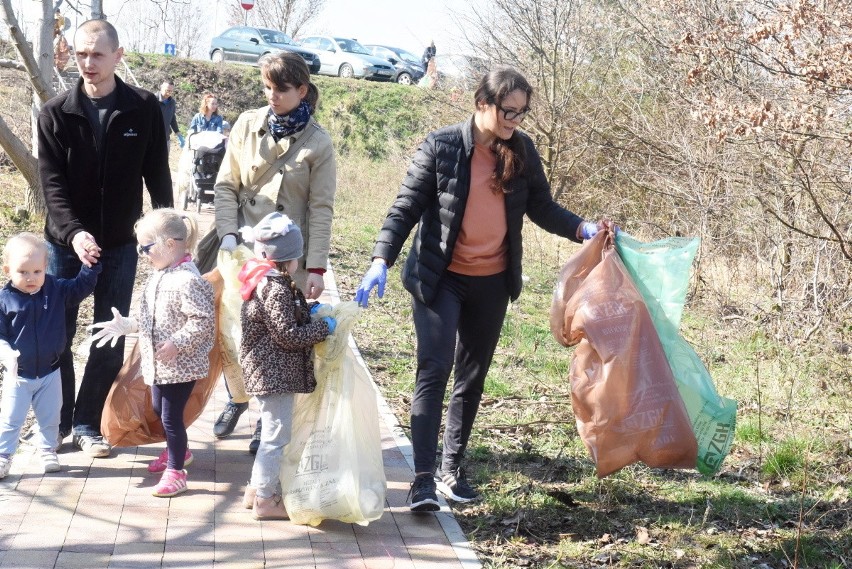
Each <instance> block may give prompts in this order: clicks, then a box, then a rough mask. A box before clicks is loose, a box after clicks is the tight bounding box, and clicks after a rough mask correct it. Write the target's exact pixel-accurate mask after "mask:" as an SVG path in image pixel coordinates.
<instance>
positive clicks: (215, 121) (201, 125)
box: [189, 93, 222, 133]
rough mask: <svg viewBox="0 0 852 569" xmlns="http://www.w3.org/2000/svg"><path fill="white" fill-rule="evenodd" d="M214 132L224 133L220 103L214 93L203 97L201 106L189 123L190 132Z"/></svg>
mask: <svg viewBox="0 0 852 569" xmlns="http://www.w3.org/2000/svg"><path fill="white" fill-rule="evenodd" d="M205 130H214V131H216V132H219V133H221V132H222V115H220V114H219V101H218V99H216V95H214V94H213V93H204V95H202V96H201V106H199V107H198V112H197V113H195V116H194V117H192V121H190V123H189V132H202V131H205Z"/></svg>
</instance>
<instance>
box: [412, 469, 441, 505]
mask: <svg viewBox="0 0 852 569" xmlns="http://www.w3.org/2000/svg"><path fill="white" fill-rule="evenodd" d="M408 497H409V499H410V500H411V506H409V507H410V508H411V511H412V512H437V511H438V510H440V509H441V505H440V504H438V495H437V494H435V480H434V479H433V478H432V476H431V475H429V474H420V475H418V476H416V477H415V478H414V482H412V483H411V489H410V490H409V491H408Z"/></svg>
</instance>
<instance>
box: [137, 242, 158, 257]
mask: <svg viewBox="0 0 852 569" xmlns="http://www.w3.org/2000/svg"><path fill="white" fill-rule="evenodd" d="M156 244H157V242H156V241H155V242H153V243H148V244H147V245H137V246H136V252H137V253H139V254H140V255H150V254H151V247H153V246H154V245H156Z"/></svg>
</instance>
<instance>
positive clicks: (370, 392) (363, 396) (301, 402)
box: [280, 302, 387, 526]
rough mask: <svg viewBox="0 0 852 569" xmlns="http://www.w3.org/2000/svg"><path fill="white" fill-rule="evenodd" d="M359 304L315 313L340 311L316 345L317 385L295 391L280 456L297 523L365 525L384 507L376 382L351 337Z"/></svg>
mask: <svg viewBox="0 0 852 569" xmlns="http://www.w3.org/2000/svg"><path fill="white" fill-rule="evenodd" d="M360 311H361V309H360V308H358V305H357V304H356V303H355V302H342V303H339V304H337V305H336V306H335V307H334V308H332V309H330V310H329V309H328V308H325V307H323V308H322V309H321V310H319V311H318V312H317V314H316V315H315V317H316V318H321V317H323V316H332V317H334V318H335V319H336V320H337V329H336V330H335V332H334V334H332V335H331V336H329V337H328V338H327V339H326V340H325V341H323V342H321V343H320V344H317V346H316V347H315V354H316V360H315V370H314V371H315V373H316V379H317V388H316V389H315V390H314V392H313V393H304V394H302V393H300V394H297V395H296V399H295V403H294V405H293V433H292V438H291V440H290V444H288V445H287V447H285V449H284V457H283V459H282V461H281V473H280V474H281V487H282V490H283V492H284V494H285V496H284V505H285V506H286V507H287V513H288V514H289V516H290V520H291V521H292V522H293V523H296V524H309V525H312V526H316V525H319V523H320V522H322V520H327V519H331V520H339V521H342V522H346V523H356V524H360V525H367V524H368V523H369V522H371V521H374V520H377V519H379V518H380V517H381V516H382V513H383V511H384V507H385V493H386V488H387V482H386V479H385V471H384V462H383V460H382V441H381V433H380V430H379V409H378V403H377V400H376V396H377V394H376V388H375V386H374V385H373V382H372V379H371V378H370V375H369V373H368V372H367V370H366V368H365V367H364V365H363V362H362V361H360V359H359V356H357V355H356V354H355V351H354V350H353V348H352V346H351V345H350V343H349V331H350V330H351V329H352V326H353V325H354V324H355V321H356V320H357V318H358V314H359V313H360Z"/></svg>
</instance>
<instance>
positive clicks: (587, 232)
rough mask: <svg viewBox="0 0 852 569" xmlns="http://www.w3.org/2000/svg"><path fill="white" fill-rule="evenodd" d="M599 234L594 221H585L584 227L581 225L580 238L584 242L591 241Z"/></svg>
mask: <svg viewBox="0 0 852 569" xmlns="http://www.w3.org/2000/svg"><path fill="white" fill-rule="evenodd" d="M597 234H598V224H597V223H595V222H594V221H584V222H583V224H582V225H580V237H582V238H583V240H584V241H585V240H587V239H591V238H592V237H594V236H595V235H597Z"/></svg>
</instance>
